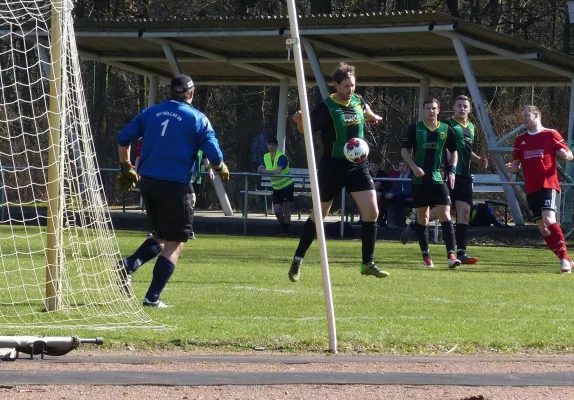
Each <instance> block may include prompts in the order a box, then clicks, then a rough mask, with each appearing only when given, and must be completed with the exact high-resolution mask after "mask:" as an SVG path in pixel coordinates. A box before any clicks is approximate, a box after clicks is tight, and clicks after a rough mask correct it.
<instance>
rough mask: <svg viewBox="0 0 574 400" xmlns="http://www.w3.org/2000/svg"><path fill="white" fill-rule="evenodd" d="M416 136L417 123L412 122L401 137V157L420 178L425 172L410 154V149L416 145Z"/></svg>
mask: <svg viewBox="0 0 574 400" xmlns="http://www.w3.org/2000/svg"><path fill="white" fill-rule="evenodd" d="M416 137H417V125H416V124H412V125H410V126H409V127H408V129H407V132H406V133H405V135H404V137H403V144H402V148H401V157H402V158H403V160H405V162H406V163H407V165H408V166H409V168H410V169H411V170H412V171H413V174H414V175H415V176H416V177H418V178H421V177H422V176H424V174H425V172H424V171H423V170H422V168H420V167H419V166H418V165H417V164H416V163H415V160H413V157H412V156H411V154H412V149H413V148H414V147H415V145H416Z"/></svg>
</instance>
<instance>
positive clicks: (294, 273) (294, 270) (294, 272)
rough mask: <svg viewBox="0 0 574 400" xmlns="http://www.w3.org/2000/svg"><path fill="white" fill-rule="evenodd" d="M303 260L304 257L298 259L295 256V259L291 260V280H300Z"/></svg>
mask: <svg viewBox="0 0 574 400" xmlns="http://www.w3.org/2000/svg"><path fill="white" fill-rule="evenodd" d="M302 262H303V259H300V260H296V259H295V258H293V261H292V262H291V267H289V280H290V281H291V282H297V281H298V280H299V277H300V276H301V263H302Z"/></svg>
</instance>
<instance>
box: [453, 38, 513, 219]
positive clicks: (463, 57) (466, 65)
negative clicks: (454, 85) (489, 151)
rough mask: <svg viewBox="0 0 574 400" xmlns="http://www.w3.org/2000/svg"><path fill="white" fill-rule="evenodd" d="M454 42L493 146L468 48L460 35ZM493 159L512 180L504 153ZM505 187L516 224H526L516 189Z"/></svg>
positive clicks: (502, 175)
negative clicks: (503, 156)
mask: <svg viewBox="0 0 574 400" xmlns="http://www.w3.org/2000/svg"><path fill="white" fill-rule="evenodd" d="M452 43H453V45H454V49H455V50H456V54H457V56H458V60H459V63H460V66H461V68H462V71H463V73H464V78H465V80H466V84H467V85H468V89H469V90H470V94H471V96H472V100H473V102H474V107H475V108H476V114H477V116H478V119H479V120H480V124H481V125H482V130H483V131H484V135H485V137H486V142H487V143H488V146H489V147H491V146H493V145H494V144H495V143H496V135H495V134H494V128H493V127H492V124H491V122H490V116H489V115H488V111H487V110H486V107H485V105H484V100H483V99H482V94H481V93H480V90H479V89H478V84H477V83H476V77H475V76H474V72H473V71H472V66H471V64H470V61H469V59H468V54H467V52H466V49H465V48H464V44H463V42H462V40H461V39H460V38H459V37H458V36H453V38H452ZM493 159H494V164H495V166H496V170H497V172H498V176H499V177H500V180H501V181H503V182H509V181H511V180H512V179H511V175H510V174H509V173H508V172H507V171H506V167H505V163H504V159H503V158H502V155H501V154H495V155H494V156H493ZM503 187H504V192H505V193H506V199H507V201H508V205H509V206H510V211H511V212H512V217H513V218H514V222H515V224H516V225H524V219H523V218H522V213H521V212H520V206H519V204H518V199H517V197H516V193H515V191H514V190H513V188H512V186H511V185H508V184H505V185H503ZM517 192H518V190H517Z"/></svg>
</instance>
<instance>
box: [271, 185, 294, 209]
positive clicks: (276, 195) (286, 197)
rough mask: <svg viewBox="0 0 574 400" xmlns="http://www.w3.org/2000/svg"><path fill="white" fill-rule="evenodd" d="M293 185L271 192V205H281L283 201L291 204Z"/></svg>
mask: <svg viewBox="0 0 574 400" xmlns="http://www.w3.org/2000/svg"><path fill="white" fill-rule="evenodd" d="M294 191H295V185H294V184H292V185H289V186H287V187H284V188H283V189H279V190H273V204H283V202H284V201H290V202H293V192H294Z"/></svg>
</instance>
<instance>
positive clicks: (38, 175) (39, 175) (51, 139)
mask: <svg viewBox="0 0 574 400" xmlns="http://www.w3.org/2000/svg"><path fill="white" fill-rule="evenodd" d="M71 11H72V1H71V0H52V1H49V0H7V1H6V0H5V1H3V2H1V4H0V202H1V203H0V326H1V327H15V328H23V327H41V328H48V329H49V328H67V327H85V328H100V329H101V328H117V327H141V326H150V325H154V323H153V322H152V321H151V320H150V318H149V317H148V316H147V314H146V313H145V312H144V311H143V308H142V307H141V304H140V303H139V302H138V301H137V299H136V298H135V297H134V296H133V295H126V294H125V291H124V290H123V288H122V287H120V286H119V285H118V279H117V275H116V274H117V273H116V270H115V265H116V263H117V261H118V260H119V259H120V253H119V247H118V243H117V240H116V237H115V234H114V231H113V228H112V225H111V220H110V215H109V212H108V211H107V203H106V199H105V196H104V191H103V187H102V182H101V179H100V174H99V170H98V163H97V159H96V154H95V150H94V144H93V140H92V135H91V132H90V125H89V122H88V115H87V108H86V104H85V99H84V94H83V88H82V80H81V73H80V72H81V68H80V62H79V59H78V54H77V49H76V44H75V38H74V30H73V20H72V16H71Z"/></svg>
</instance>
